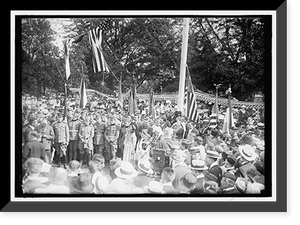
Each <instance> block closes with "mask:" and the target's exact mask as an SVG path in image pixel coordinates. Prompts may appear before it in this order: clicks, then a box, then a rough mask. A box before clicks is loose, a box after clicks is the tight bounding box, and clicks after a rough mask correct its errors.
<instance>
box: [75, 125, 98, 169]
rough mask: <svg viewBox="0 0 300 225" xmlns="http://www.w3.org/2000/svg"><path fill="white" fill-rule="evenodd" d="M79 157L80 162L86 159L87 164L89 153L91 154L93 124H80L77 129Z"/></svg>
mask: <svg viewBox="0 0 300 225" xmlns="http://www.w3.org/2000/svg"><path fill="white" fill-rule="evenodd" d="M78 136H79V144H78V147H79V158H80V162H81V163H83V162H84V159H86V160H85V161H86V164H87V165H88V164H89V161H90V158H91V155H90V153H91V154H93V137H94V127H93V125H85V124H82V125H81V126H80V129H79V133H78Z"/></svg>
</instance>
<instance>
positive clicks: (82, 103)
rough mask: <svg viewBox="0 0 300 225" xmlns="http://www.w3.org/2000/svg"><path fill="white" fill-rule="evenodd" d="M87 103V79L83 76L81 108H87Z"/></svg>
mask: <svg viewBox="0 0 300 225" xmlns="http://www.w3.org/2000/svg"><path fill="white" fill-rule="evenodd" d="M86 103H87V95H86V90H85V80H84V78H82V79H81V83H80V102H79V108H81V109H83V108H85V105H86Z"/></svg>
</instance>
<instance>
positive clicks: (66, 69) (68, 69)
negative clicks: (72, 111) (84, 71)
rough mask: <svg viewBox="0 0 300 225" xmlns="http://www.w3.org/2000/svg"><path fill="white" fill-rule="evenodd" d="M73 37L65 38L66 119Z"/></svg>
mask: <svg viewBox="0 0 300 225" xmlns="http://www.w3.org/2000/svg"><path fill="white" fill-rule="evenodd" d="M70 40H71V39H66V40H64V42H63V44H64V54H65V71H66V80H65V100H64V103H65V104H64V119H66V118H67V96H68V87H67V86H68V85H67V82H68V79H69V76H70V74H71V71H70V61H69V44H70Z"/></svg>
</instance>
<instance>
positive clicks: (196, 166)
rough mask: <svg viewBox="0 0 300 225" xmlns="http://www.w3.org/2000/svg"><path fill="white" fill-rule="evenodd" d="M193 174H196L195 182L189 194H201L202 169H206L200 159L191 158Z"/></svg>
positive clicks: (202, 187)
mask: <svg viewBox="0 0 300 225" xmlns="http://www.w3.org/2000/svg"><path fill="white" fill-rule="evenodd" d="M190 168H191V170H192V172H193V174H194V175H195V176H196V178H197V181H196V183H195V189H194V190H192V191H191V194H203V193H204V171H206V170H207V169H208V167H207V166H206V164H205V162H204V161H203V160H200V159H194V160H192V164H191V166H190Z"/></svg>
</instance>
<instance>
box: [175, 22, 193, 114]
mask: <svg viewBox="0 0 300 225" xmlns="http://www.w3.org/2000/svg"><path fill="white" fill-rule="evenodd" d="M189 21H190V19H189V18H184V19H183V32H182V47H181V61H180V77H179V93H178V105H177V110H178V111H180V112H182V113H184V112H183V104H184V91H185V90H184V89H185V72H186V60H187V49H188V35H189Z"/></svg>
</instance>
